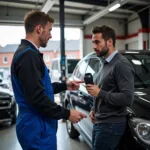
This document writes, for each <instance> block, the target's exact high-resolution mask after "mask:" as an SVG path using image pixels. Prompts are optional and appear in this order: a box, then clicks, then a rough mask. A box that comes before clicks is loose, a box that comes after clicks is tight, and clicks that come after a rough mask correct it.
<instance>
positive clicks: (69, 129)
mask: <svg viewBox="0 0 150 150" xmlns="http://www.w3.org/2000/svg"><path fill="white" fill-rule="evenodd" d="M67 108H68V109H70V105H69V104H68V105H67ZM66 128H67V133H68V135H69V137H70V138H72V139H76V138H78V137H79V135H80V134H79V132H78V131H77V130H76V129H75V128H74V126H73V124H72V123H71V122H70V121H69V120H67V121H66Z"/></svg>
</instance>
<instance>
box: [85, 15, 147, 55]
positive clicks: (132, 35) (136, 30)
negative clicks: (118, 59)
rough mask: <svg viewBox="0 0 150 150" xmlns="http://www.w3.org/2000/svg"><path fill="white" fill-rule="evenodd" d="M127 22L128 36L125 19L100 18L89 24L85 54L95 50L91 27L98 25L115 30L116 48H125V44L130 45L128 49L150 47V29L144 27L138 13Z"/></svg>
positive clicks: (86, 29)
mask: <svg viewBox="0 0 150 150" xmlns="http://www.w3.org/2000/svg"><path fill="white" fill-rule="evenodd" d="M126 23H127V28H128V34H127V35H126V36H125V33H124V26H125V22H124V21H123V20H118V19H110V18H100V19H99V20H97V21H95V22H93V23H91V24H89V25H87V26H86V27H85V28H84V43H83V44H84V45H83V47H84V48H83V49H84V52H83V56H85V55H86V54H88V53H89V52H91V51H93V49H92V42H91V38H92V33H91V29H92V27H94V26H96V25H99V26H101V25H108V26H110V27H112V28H113V29H114V30H115V32H116V36H117V37H116V38H117V40H116V48H117V49H119V50H124V49H125V45H127V46H128V50H144V49H150V46H149V45H150V40H149V39H150V34H149V33H150V29H145V28H142V24H141V20H140V18H139V16H138V14H136V13H134V14H132V15H131V16H130V17H129V19H128V21H127V22H126Z"/></svg>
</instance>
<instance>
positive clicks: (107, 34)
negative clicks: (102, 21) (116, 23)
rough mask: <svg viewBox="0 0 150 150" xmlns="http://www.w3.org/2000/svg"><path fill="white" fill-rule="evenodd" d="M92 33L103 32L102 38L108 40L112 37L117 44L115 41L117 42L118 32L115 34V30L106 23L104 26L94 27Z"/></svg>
mask: <svg viewBox="0 0 150 150" xmlns="http://www.w3.org/2000/svg"><path fill="white" fill-rule="evenodd" d="M92 33H93V34H96V33H101V34H102V38H103V39H104V40H105V41H107V40H109V39H110V38H111V39H112V41H113V46H115V43H116V34H115V31H114V30H113V29H112V28H110V27H108V26H106V25H103V26H101V27H100V26H95V27H94V28H93V29H92Z"/></svg>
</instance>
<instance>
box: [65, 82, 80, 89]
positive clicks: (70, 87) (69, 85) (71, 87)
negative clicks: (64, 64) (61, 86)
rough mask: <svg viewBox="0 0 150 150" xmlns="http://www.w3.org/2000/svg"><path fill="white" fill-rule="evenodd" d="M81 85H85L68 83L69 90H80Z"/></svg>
mask: <svg viewBox="0 0 150 150" xmlns="http://www.w3.org/2000/svg"><path fill="white" fill-rule="evenodd" d="M80 83H83V81H67V90H70V91H72V90H78V89H79V85H80Z"/></svg>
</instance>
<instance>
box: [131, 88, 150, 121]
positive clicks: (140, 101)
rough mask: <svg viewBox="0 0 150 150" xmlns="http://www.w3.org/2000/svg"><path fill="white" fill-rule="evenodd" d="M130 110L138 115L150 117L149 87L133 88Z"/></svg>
mask: <svg viewBox="0 0 150 150" xmlns="http://www.w3.org/2000/svg"><path fill="white" fill-rule="evenodd" d="M131 107H132V110H133V111H134V113H135V114H136V115H138V116H139V117H142V118H145V119H148V120H149V119H150V111H149V110H150V88H145V89H135V94H134V103H133V105H132V106H131Z"/></svg>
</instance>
